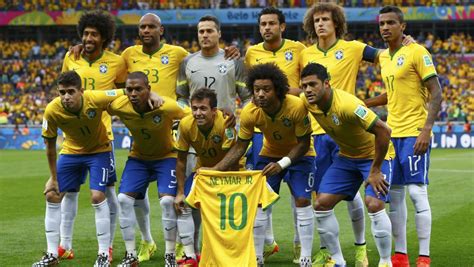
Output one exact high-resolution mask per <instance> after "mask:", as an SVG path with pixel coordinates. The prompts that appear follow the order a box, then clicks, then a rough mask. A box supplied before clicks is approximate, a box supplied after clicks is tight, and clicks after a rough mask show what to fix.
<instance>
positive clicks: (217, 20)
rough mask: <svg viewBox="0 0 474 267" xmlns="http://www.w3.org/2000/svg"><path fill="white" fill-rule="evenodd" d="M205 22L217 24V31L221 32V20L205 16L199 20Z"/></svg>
mask: <svg viewBox="0 0 474 267" xmlns="http://www.w3.org/2000/svg"><path fill="white" fill-rule="evenodd" d="M203 21H213V22H214V23H215V24H216V28H217V30H218V31H220V30H221V23H220V22H219V19H217V18H216V17H214V16H212V15H205V16H202V17H201V18H200V19H199V22H203ZM199 22H198V24H199Z"/></svg>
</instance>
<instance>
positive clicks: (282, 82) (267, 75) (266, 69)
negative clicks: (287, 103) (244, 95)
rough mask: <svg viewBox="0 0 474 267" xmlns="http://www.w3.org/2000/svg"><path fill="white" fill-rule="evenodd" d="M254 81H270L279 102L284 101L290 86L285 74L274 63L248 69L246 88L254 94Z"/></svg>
mask: <svg viewBox="0 0 474 267" xmlns="http://www.w3.org/2000/svg"><path fill="white" fill-rule="evenodd" d="M255 80H270V81H272V83H273V87H274V88H275V92H276V95H277V97H278V99H280V101H283V99H285V95H286V93H288V91H289V88H290V86H289V85H288V78H287V77H286V75H285V73H284V72H283V71H282V70H281V69H280V68H279V67H278V66H277V65H275V64H274V63H265V64H257V65H255V66H253V67H252V68H250V69H249V71H248V75H247V88H248V89H249V90H251V91H250V92H251V93H252V95H253V94H254V86H253V84H254V82H255Z"/></svg>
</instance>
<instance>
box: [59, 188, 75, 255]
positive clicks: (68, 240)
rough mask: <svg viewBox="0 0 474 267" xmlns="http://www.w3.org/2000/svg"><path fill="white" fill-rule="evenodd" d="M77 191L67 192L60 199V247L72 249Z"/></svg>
mask: <svg viewBox="0 0 474 267" xmlns="http://www.w3.org/2000/svg"><path fill="white" fill-rule="evenodd" d="M78 199H79V192H67V193H66V194H64V198H63V200H62V201H61V247H63V248H64V249H65V250H70V249H72V234H73V231H74V221H75V219H76V215H77V206H78V203H79V201H78Z"/></svg>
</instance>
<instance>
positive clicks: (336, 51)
mask: <svg viewBox="0 0 474 267" xmlns="http://www.w3.org/2000/svg"><path fill="white" fill-rule="evenodd" d="M366 47H368V46H367V45H366V44H364V43H361V42H359V41H345V40H337V42H336V43H335V44H334V45H333V46H332V47H330V48H329V49H328V50H327V51H324V50H322V49H321V48H319V47H318V45H317V44H315V45H312V46H310V47H307V48H306V49H305V50H303V51H302V52H301V56H300V58H299V64H300V69H301V70H302V69H303V68H304V67H305V66H306V65H308V64H309V63H318V64H321V65H323V66H324V67H326V69H327V72H328V74H329V79H330V84H331V87H332V88H337V89H340V90H344V91H346V92H348V93H350V94H353V95H355V87H356V81H357V74H358V72H359V65H360V63H361V61H362V60H363V55H364V49H366ZM372 49H373V48H372ZM372 53H376V50H372ZM371 61H372V62H373V59H372V60H371ZM313 133H314V134H323V133H324V130H323V129H322V128H321V127H320V126H319V125H317V123H316V122H315V124H314V125H313Z"/></svg>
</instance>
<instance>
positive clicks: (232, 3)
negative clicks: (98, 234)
mask: <svg viewBox="0 0 474 267" xmlns="http://www.w3.org/2000/svg"><path fill="white" fill-rule="evenodd" d="M337 2H338V3H339V5H341V6H344V7H377V6H384V5H396V6H447V5H463V4H469V3H470V1H469V0H338V1H337ZM313 3H314V0H160V1H151V0H100V1H91V0H72V1H64V0H0V11H33V10H43V11H61V10H68V9H74V10H93V9H102V10H132V9H175V8H177V9H179V8H191V9H193V8H231V7H238V8H258V7H265V6H275V7H283V8H285V7H307V6H311V5H312V4H313Z"/></svg>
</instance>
